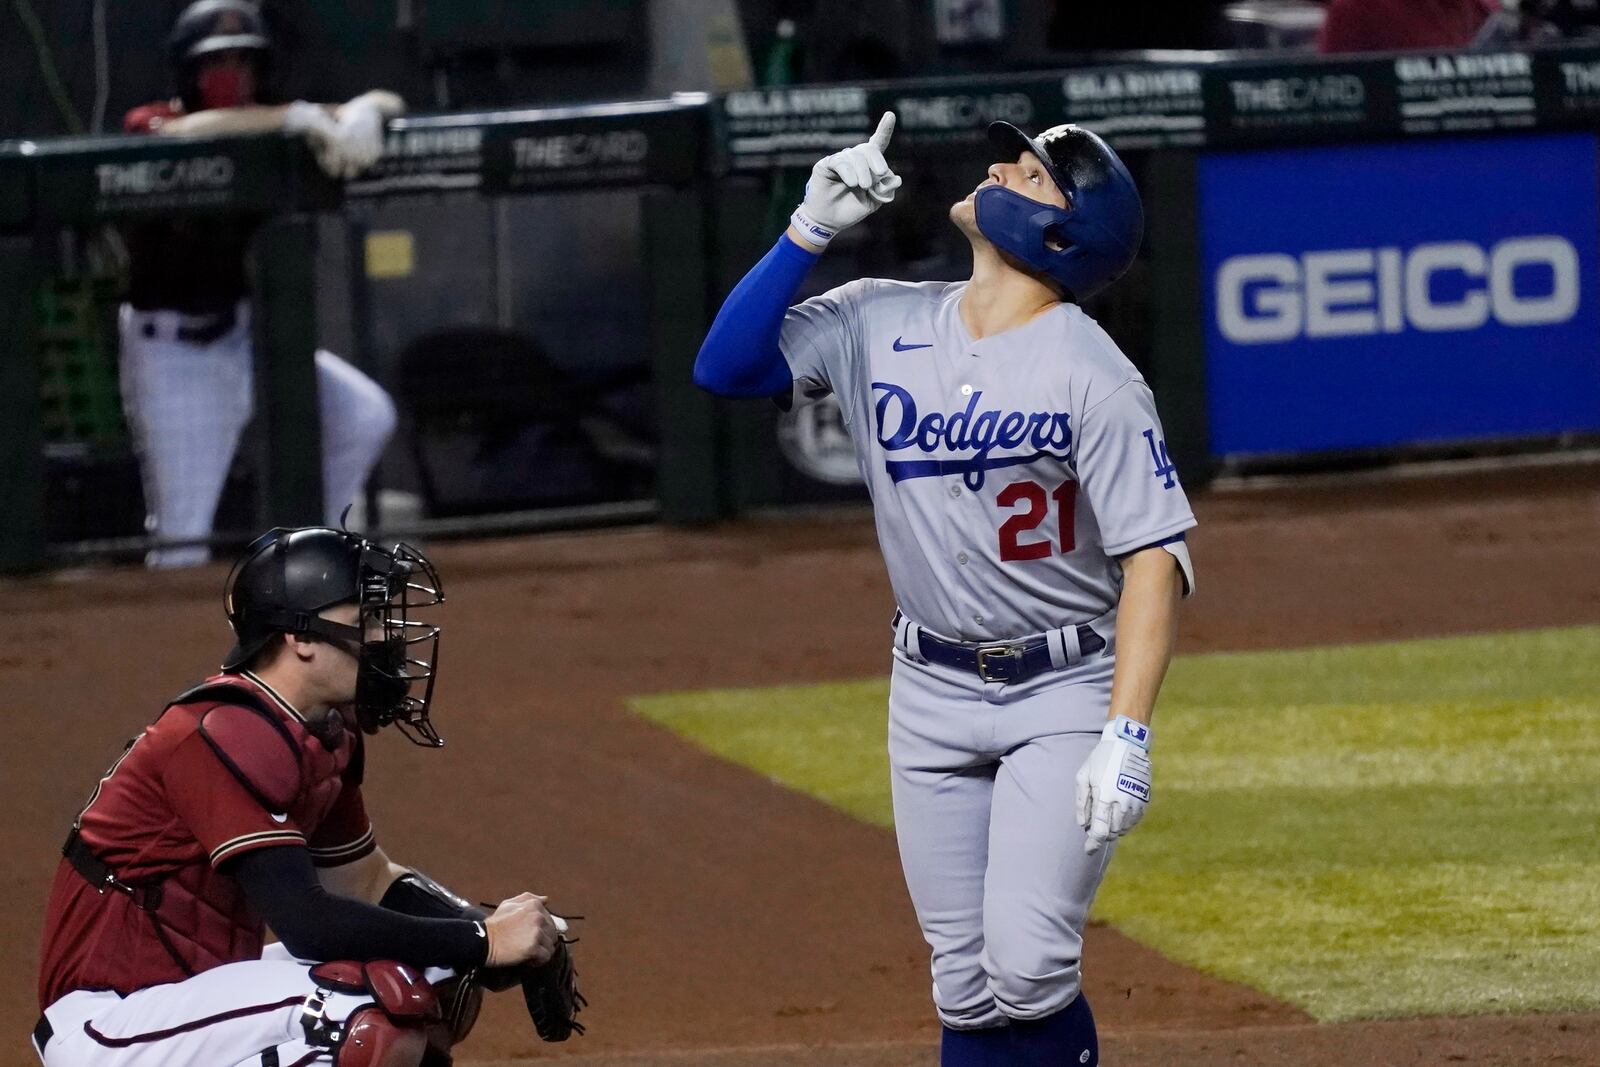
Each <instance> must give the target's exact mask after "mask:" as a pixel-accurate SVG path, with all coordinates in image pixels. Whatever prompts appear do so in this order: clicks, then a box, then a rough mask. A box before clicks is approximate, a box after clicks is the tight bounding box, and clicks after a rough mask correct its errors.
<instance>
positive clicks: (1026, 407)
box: [780, 278, 1195, 641]
mask: <svg viewBox="0 0 1600 1067" xmlns="http://www.w3.org/2000/svg"><path fill="white" fill-rule="evenodd" d="M965 288H966V283H964V282H954V283H952V282H921V283H908V282H896V281H887V280H883V279H875V278H867V279H861V280H858V281H853V282H850V283H848V284H846V285H842V286H840V287H838V288H837V289H833V290H830V291H829V292H827V293H824V294H823V295H821V296H817V297H813V298H811V299H810V300H807V301H805V302H804V303H802V304H799V305H797V306H795V307H793V308H790V309H789V311H788V313H787V314H786V315H785V317H784V322H783V330H782V333H781V335H780V345H781V347H782V349H783V354H784V358H785V359H786V360H788V363H789V368H790V370H791V371H792V372H793V374H794V378H795V393H796V399H797V401H804V400H806V399H814V398H816V397H819V396H822V395H826V394H827V393H828V392H832V393H833V394H834V395H835V396H837V397H838V399H839V406H840V408H841V410H842V411H843V415H844V421H845V426H846V428H847V429H848V430H849V432H850V437H851V440H852V441H853V442H854V444H855V451H856V462H857V465H858V466H859V467H860V469H861V474H862V477H863V478H864V479H865V481H866V484H867V490H868V492H869V493H870V494H871V497H872V502H873V514H874V518H875V521H876V523H877V529H878V541H879V544H880V545H881V547H882V550H883V558H884V562H885V564H886V566H887V568H888V571H889V582H890V585H891V586H892V587H893V589H894V595H895V599H896V600H897V601H898V603H899V605H900V607H901V609H902V610H903V611H904V612H905V613H906V615H907V616H908V617H909V618H911V619H912V620H913V621H915V622H917V623H919V624H920V625H922V626H924V627H927V628H928V629H930V630H932V631H933V632H935V633H938V634H942V635H943V636H945V637H948V638H952V639H957V640H963V641H989V640H1000V639H1008V638H1014V637H1022V636H1026V635H1029V634H1036V633H1040V632H1042V631H1045V630H1049V629H1053V628H1055V627H1058V626H1063V625H1068V624H1075V623H1082V622H1089V621H1092V620H1093V619H1096V618H1098V617H1100V616H1102V615H1104V614H1106V613H1107V612H1109V611H1111V610H1112V609H1113V608H1115V607H1116V604H1117V599H1118V597H1119V596H1120V594H1121V590H1122V571H1121V568H1120V566H1119V565H1118V564H1117V562H1116V558H1115V557H1117V556H1119V555H1123V554H1125V553H1128V552H1131V551H1134V550H1137V549H1140V548H1144V547H1147V546H1150V545H1153V544H1156V543H1159V542H1162V541H1165V540H1167V539H1169V538H1172V537H1175V536H1177V535H1178V534H1181V533H1182V532H1183V531H1185V530H1187V529H1189V528H1190V527H1192V526H1193V525H1195V520H1194V514H1193V512H1191V511H1190V508H1189V501H1188V498H1187V497H1186V496H1185V495H1184V492H1183V487H1182V486H1181V485H1180V484H1179V482H1178V479H1177V473H1176V470H1175V469H1174V467H1173V465H1172V463H1171V461H1170V460H1169V459H1168V458H1167V446H1166V440H1165V434H1164V432H1163V431H1162V429H1161V420H1160V419H1159V418H1158V417H1157V415H1156V407H1155V401H1154V398H1153V397H1152V396H1151V393H1150V389H1149V387H1148V386H1147V385H1146V384H1145V382H1144V379H1143V378H1141V377H1140V376H1139V373H1138V371H1137V370H1135V369H1134V367H1133V364H1132V363H1130V362H1129V361H1128V358H1127V357H1126V356H1124V355H1123V354H1122V351H1121V350H1120V349H1118V348H1117V346H1116V343H1115V342H1113V341H1112V340H1111V338H1110V337H1108V336H1107V335H1106V333H1105V331H1104V330H1102V329H1101V328H1100V327H1099V325H1098V324H1097V323H1095V321H1094V320H1093V319H1091V318H1090V317H1089V316H1088V315H1085V314H1084V313H1083V311H1082V310H1081V309H1080V308H1078V307H1077V306H1076V305H1074V304H1059V305H1057V306H1056V307H1054V308H1052V309H1050V310H1049V311H1046V312H1044V313H1043V314H1041V315H1039V316H1037V317H1036V318H1034V319H1033V320H1032V321H1030V322H1028V323H1026V324H1025V325H1023V326H1020V327H1017V328H1016V329H1013V330H1008V331H1006V332H1004V333H1001V334H996V335H994V336H991V337H986V338H983V339H982V340H974V339H973V337H972V335H971V334H970V333H969V332H968V331H967V328H966V325H965V324H964V323H963V322H962V321H961V315H960V312H959V310H958V306H959V302H960V298H961V294H962V292H963V291H964V290H965Z"/></svg>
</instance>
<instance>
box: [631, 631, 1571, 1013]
mask: <svg viewBox="0 0 1600 1067" xmlns="http://www.w3.org/2000/svg"><path fill="white" fill-rule="evenodd" d="M886 697H887V683H886V682H884V681H882V680H874V681H864V682H854V683H846V684H835V685H818V686H805V687H783V688H775V689H759V690H723V691H716V692H705V693H676V694H665V695H659V696H649V697H641V698H639V699H637V700H636V701H634V707H635V708H636V710H638V711H639V712H640V713H641V714H644V715H646V716H648V717H649V718H651V719H653V720H655V721H657V722H660V723H662V724H664V725H666V726H667V727H669V728H670V729H672V730H673V731H675V732H677V733H679V734H681V735H683V736H684V737H687V738H689V739H691V740H693V741H694V742H696V743H697V744H700V745H702V746H704V747H705V748H707V749H709V750H711V751H712V752H715V753H717V754H718V755H720V756H722V757H724V758H726V759H728V760H731V761H734V762H736V763H740V764H743V765H745V766H748V767H750V768H752V769H753V770H755V771H757V772H759V773H761V774H765V775H768V776H770V777H771V778H773V779H775V780H776V781H779V782H781V783H783V784H785V785H787V786H790V787H792V788H794V789H797V790H800V791H802V792H805V793H809V794H811V795H813V796H816V797H819V798H821V799H822V800H824V801H826V802H828V803H830V804H832V805H835V806H836V807H838V808H840V809H842V810H844V811H846V812H849V813H851V814H853V815H855V816H857V817H859V818H862V819H865V820H867V821H870V822H873V823H877V824H880V825H884V826H887V825H890V823H891V814H890V807H889V791H888V762H887V757H886V756H885V753H884V705H885V700H886ZM1156 729H1157V734H1156V736H1157V744H1156V749H1155V775H1156V777H1155V793H1156V801H1155V803H1154V804H1153V805H1152V806H1151V808H1150V812H1149V814H1148V815H1147V817H1146V818H1145V821H1144V823H1143V824H1142V825H1141V826H1140V827H1139V828H1138V829H1137V830H1136V831H1135V832H1134V833H1133V834H1132V835H1131V836H1129V837H1128V838H1127V839H1126V840H1125V841H1124V843H1123V845H1122V846H1121V848H1120V850H1119V852H1118V856H1117V860H1116V862H1115V863H1114V864H1113V865H1112V868H1111V875H1110V877H1109V878H1108V879H1107V881H1106V884H1105V886H1104V887H1103V889H1102V890H1101V893H1100V896H1099V899H1098V900H1097V901H1096V904H1095V914H1096V916H1097V917H1098V918H1101V919H1105V920H1107V921H1109V922H1111V923H1113V924H1115V925H1116V926H1117V927H1118V928H1119V929H1121V930H1122V931H1123V932H1125V933H1127V934H1128V935H1130V936H1132V937H1134V938H1137V939H1138V940H1140V941H1143V942H1145V943H1146V944H1149V945H1152V946H1154V947H1156V948H1158V949H1160V950H1161V951H1162V952H1164V953H1166V954H1167V955H1169V956H1171V957H1173V958H1174V959H1177V960H1179V961H1181V962H1183V963H1186V964H1190V965H1192V966H1195V967H1198V968H1201V969H1203V970H1206V971H1209V972H1211V973H1213V974H1217V975H1220V976H1222V977H1225V978H1230V979H1234V980H1236V981H1240V982H1244V983H1247V984H1249V985H1251V986H1254V987H1256V988H1258V989H1261V990H1263V991H1265V992H1267V993H1270V994H1272V995H1274V996H1276V997H1279V998H1281V999H1283V1000H1286V1001H1289V1002H1291V1003H1293V1004H1297V1005H1299V1006H1301V1007H1303V1008H1305V1009H1306V1010H1307V1011H1309V1012H1310V1013H1311V1014H1312V1015H1314V1016H1315V1017H1317V1018H1319V1019H1323V1020H1341V1019H1353V1018H1375V1017H1394V1016H1409V1015H1441V1014H1448V1015H1458V1014H1475V1013H1485V1012H1513V1011H1515V1012H1522V1011H1579V1010H1596V1009H1600V628H1595V627H1588V628H1582V629H1569V630H1548V631H1537V632H1529V633H1520V634H1502V635H1495V636H1491V637H1471V638H1451V639H1441V640H1429V641H1411V642H1404V643H1395V644H1387V645H1370V646H1353V647H1342V648H1326V649H1313V650H1307V651H1295V652H1270V653H1251V654H1231V655H1211V656H1190V657H1184V658H1181V659H1179V660H1178V661H1177V662H1176V663H1174V664H1173V668H1172V672H1171V675H1170V676H1169V678H1168V681H1167V684H1166V687H1165V689H1164V691H1163V697H1162V701H1161V707H1160V711H1159V714H1158V717H1157V720H1156ZM1088 965H1089V966H1091V967H1092V966H1093V961H1092V960H1090V961H1088Z"/></svg>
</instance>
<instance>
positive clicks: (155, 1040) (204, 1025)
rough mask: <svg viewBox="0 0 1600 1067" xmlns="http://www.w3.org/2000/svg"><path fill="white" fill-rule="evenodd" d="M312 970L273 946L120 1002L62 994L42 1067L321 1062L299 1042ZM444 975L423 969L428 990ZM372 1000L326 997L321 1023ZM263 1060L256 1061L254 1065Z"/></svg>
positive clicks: (312, 987)
mask: <svg viewBox="0 0 1600 1067" xmlns="http://www.w3.org/2000/svg"><path fill="white" fill-rule="evenodd" d="M311 966H312V965H311V964H308V963H305V962H303V961H299V960H296V959H294V957H292V956H290V955H289V953H288V952H287V951H285V950H284V948H283V946H282V945H276V944H274V945H268V946H267V947H266V950H265V951H263V952H262V954H261V959H259V960H245V961H244V962H242V963H230V964H227V965H225V966H222V967H213V968H212V969H211V970H209V971H203V972H201V973H200V974H197V975H195V976H194V977H193V978H188V979H185V980H184V981H182V982H171V983H168V984H166V985H158V986H151V987H150V988H149V989H141V990H139V991H138V992H137V993H132V994H129V995H128V996H126V997H119V996H117V994H115V993H112V992H87V991H83V990H79V991H77V992H73V993H68V994H67V995H66V996H64V997H62V998H61V999H60V1000H58V1001H56V1002H55V1003H54V1004H52V1005H50V1007H49V1008H48V1009H47V1010H46V1011H45V1016H46V1017H47V1018H48V1019H49V1020H50V1025H51V1027H52V1028H53V1029H54V1034H53V1035H52V1036H51V1038H50V1040H49V1042H48V1043H47V1044H46V1045H45V1047H44V1049H43V1051H42V1052H40V1050H39V1049H37V1048H36V1049H35V1050H34V1051H35V1052H40V1056H39V1058H40V1060H41V1061H42V1062H43V1063H44V1067H261V1065H262V1064H263V1063H264V1062H265V1063H277V1064H278V1065H279V1067H306V1065H310V1064H327V1063H330V1062H332V1057H331V1054H330V1052H329V1050H327V1049H318V1048H313V1047H312V1046H310V1045H308V1044H306V1041H305V1031H304V1029H303V1028H302V1027H301V1024H300V1019H301V1008H302V1007H303V1006H304V1003H305V999H306V998H307V997H308V996H310V995H311V994H312V993H314V992H316V988H317V986H316V983H315V982H314V981H312V979H311ZM450 974H451V972H450V971H448V970H442V969H439V968H433V969H430V970H429V971H428V972H427V973H426V977H427V979H428V980H429V981H430V982H438V981H443V980H444V979H446V978H448V977H450ZM370 1003H372V998H371V997H365V996H354V995H345V994H340V993H335V994H333V995H331V996H330V997H329V998H328V999H327V1001H326V1011H327V1016H328V1018H330V1019H334V1020H336V1021H338V1022H343V1021H344V1020H345V1019H348V1018H349V1017H350V1014H351V1013H352V1012H354V1011H355V1010H356V1009H357V1008H359V1007H361V1006H362V1005H364V1004H370ZM264 1056H265V1058H263V1057H264Z"/></svg>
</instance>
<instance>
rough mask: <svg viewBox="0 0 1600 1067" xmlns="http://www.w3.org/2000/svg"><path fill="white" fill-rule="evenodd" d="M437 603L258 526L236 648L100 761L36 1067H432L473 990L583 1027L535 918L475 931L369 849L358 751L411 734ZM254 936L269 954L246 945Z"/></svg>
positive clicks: (346, 539)
mask: <svg viewBox="0 0 1600 1067" xmlns="http://www.w3.org/2000/svg"><path fill="white" fill-rule="evenodd" d="M442 599H443V595H442V593H441V591H440V585H439V579H438V575H437V573H436V572H435V570H434V568H433V566H432V564H430V563H429V561H428V560H427V558H426V557H425V556H423V555H422V554H421V553H420V552H418V551H416V550H415V549H413V548H410V547H408V546H406V545H397V546H395V547H394V548H392V549H385V548H382V547H380V546H378V545H377V544H374V543H373V542H370V541H367V540H365V539H364V538H362V537H360V536H359V535H356V534H352V533H349V532H347V531H343V530H334V529H328V528H322V527H310V528H305V529H296V530H286V529H278V530H273V531H272V532H271V533H268V534H266V535H264V536H263V537H261V538H260V539H259V540H257V541H256V542H255V544H253V545H252V546H251V547H250V549H249V550H248V551H247V552H246V553H245V555H244V556H243V557H242V558H241V559H240V561H239V562H238V563H237V564H236V565H235V567H234V569H233V572H232V573H231V574H230V575H229V578H228V587H227V600H226V610H227V615H228V621H229V622H230V623H231V624H232V626H233V630H234V633H235V635H236V636H237V638H238V641H237V643H236V644H235V645H234V647H233V649H232V650H231V651H230V652H229V653H228V656H227V659H226V660H225V661H224V662H223V667H222V672H221V673H219V674H217V675H215V676H213V677H211V678H209V679H207V680H206V682H205V683H204V684H202V685H201V686H199V687H198V688H196V689H192V690H190V691H189V692H187V693H184V694H183V695H181V696H179V697H178V698H177V699H176V700H174V701H173V702H172V703H171V704H170V705H168V706H167V708H166V709H165V710H164V711H162V712H161V714H160V715H158V716H157V717H156V719H155V721H154V722H153V723H151V724H150V726H148V727H146V728H145V730H144V732H143V733H142V734H140V735H139V736H138V737H137V738H135V739H134V740H133V741H131V742H129V744H128V746H127V748H126V749H125V750H124V752H123V754H122V755H121V757H120V758H118V760H117V761H116V763H115V764H113V765H112V767H111V769H110V770H108V771H107V772H106V774H105V776H104V777H103V778H101V779H100V782H99V784H98V785H97V786H96V787H95V789H94V793H93V795H92V796H91V797H90V798H89V802H88V804H86V805H85V806H84V808H83V810H82V811H81V812H80V813H79V815H78V818H77V819H76V820H75V821H74V823H73V826H72V830H71V832H70V833H69V834H68V836H67V841H66V845H65V846H64V848H63V859H62V861H61V864H60V867H59V868H58V870H57V872H56V876H55V882H54V885H53V886H52V888H51V892H50V902H49V908H48V913H47V916H46V921H45V935H44V948H43V952H42V954H41V955H42V964H41V969H40V976H39V1001H40V1006H41V1008H42V1009H43V1012H44V1014H43V1015H42V1016H41V1017H40V1020H39V1023H38V1025H37V1026H36V1027H35V1029H34V1033H33V1041H34V1045H35V1048H36V1049H37V1051H38V1052H39V1055H40V1058H41V1059H42V1060H43V1061H44V1063H45V1064H46V1067H89V1065H91V1064H93V1065H95V1067H202V1065H203V1067H217V1065H231V1064H259V1065H261V1067H298V1065H305V1064H311V1063H332V1064H337V1065H339V1067H417V1065H421V1064H427V1065H429V1067H434V1065H444V1064H448V1063H449V1062H450V1048H451V1046H452V1045H453V1044H454V1043H455V1042H457V1041H459V1040H460V1039H461V1038H463V1037H465V1035H466V1031H467V1030H469V1029H470V1028H471V1025H472V1022H473V1020H474V1019H475V1018H476V1014H477V1007H478V1004H479V1001H480V1000H481V996H482V994H481V989H482V988H484V987H487V988H492V989H504V988H509V987H511V986H513V985H516V984H521V985H522V986H523V989H524V993H525V995H526V997H527V1002H528V1006H529V1010H530V1012H532V1013H533V1015H534V1021H535V1024H536V1025H537V1026H538V1028H539V1031H540V1035H541V1036H543V1037H545V1038H546V1039H547V1040H561V1039H563V1038H565V1037H566V1036H568V1034H570V1033H572V1032H578V1033H581V1032H582V1027H581V1025H579V1024H578V1023H577V1022H576V1021H575V1020H574V1018H573V1016H574V1015H575V1014H576V1012H577V1010H578V1009H579V1008H580V1007H581V1006H582V1004H583V999H582V997H581V995H579V994H578V992H577V989H576V985H575V981H574V975H573V971H572V964H571V955H570V952H569V950H568V948H567V943H568V942H567V940H566V939H565V937H564V936H563V934H564V932H565V929H566V924H565V922H564V920H562V919H561V918H560V917H558V916H555V915H552V914H551V913H550V911H549V910H548V909H547V908H546V907H545V898H543V897H541V896H537V895H535V894H533V893H522V894H519V895H517V896H515V897H512V898H510V899H508V900H505V901H502V902H501V904H500V905H499V907H497V908H496V909H494V911H493V912H492V913H490V912H488V911H485V910H484V909H480V908H476V907H474V906H472V905H471V904H469V903H468V902H467V901H466V900H464V899H462V898H461V897H460V896H458V895H457V894H455V893H453V892H451V891H450V890H448V889H446V888H444V887H443V886H441V885H439V884H438V883H437V882H434V881H433V880H432V879H430V878H428V877H427V876H425V875H423V874H421V873H419V872H417V871H414V870H410V869H408V868H406V867H402V866H399V865H397V864H395V863H393V862H392V861H391V860H390V859H389V857H388V856H386V855H385V854H384V853H383V850H382V849H381V848H379V847H378V845H377V843H376V841H375V840H374V837H373V831H372V824H371V822H370V821H369V820H368V818H367V812H366V808H365V805H364V804H363V803H362V799H361V780H362V767H363V759H362V755H363V735H364V734H372V733H376V732H377V731H378V730H379V729H381V728H382V727H384V726H387V725H394V726H396V727H397V728H398V729H400V730H401V731H402V732H404V733H405V735H406V736H407V737H409V738H410V739H411V740H412V741H414V742H416V743H418V744H422V745H428V746H438V745H440V744H442V742H441V741H440V739H439V735H438V733H437V732H436V731H435V730H434V728H433V725H432V723H431V721H430V719H429V714H428V712H429V703H430V701H431V698H432V693H433V681H434V665H435V663H436V661H437V657H438V642H439V628H438V627H437V626H435V625H431V624H429V623H428V622H426V621H425V619H424V618H421V617H419V616H425V615H426V609H427V608H428V607H430V606H431V605H433V604H436V603H438V602H439V601H441V600H442ZM265 927H270V928H271V929H272V931H273V933H275V934H276V935H277V937H278V943H277V944H274V945H270V946H266V947H265V948H263V942H264V933H265V930H264V928H265Z"/></svg>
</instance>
